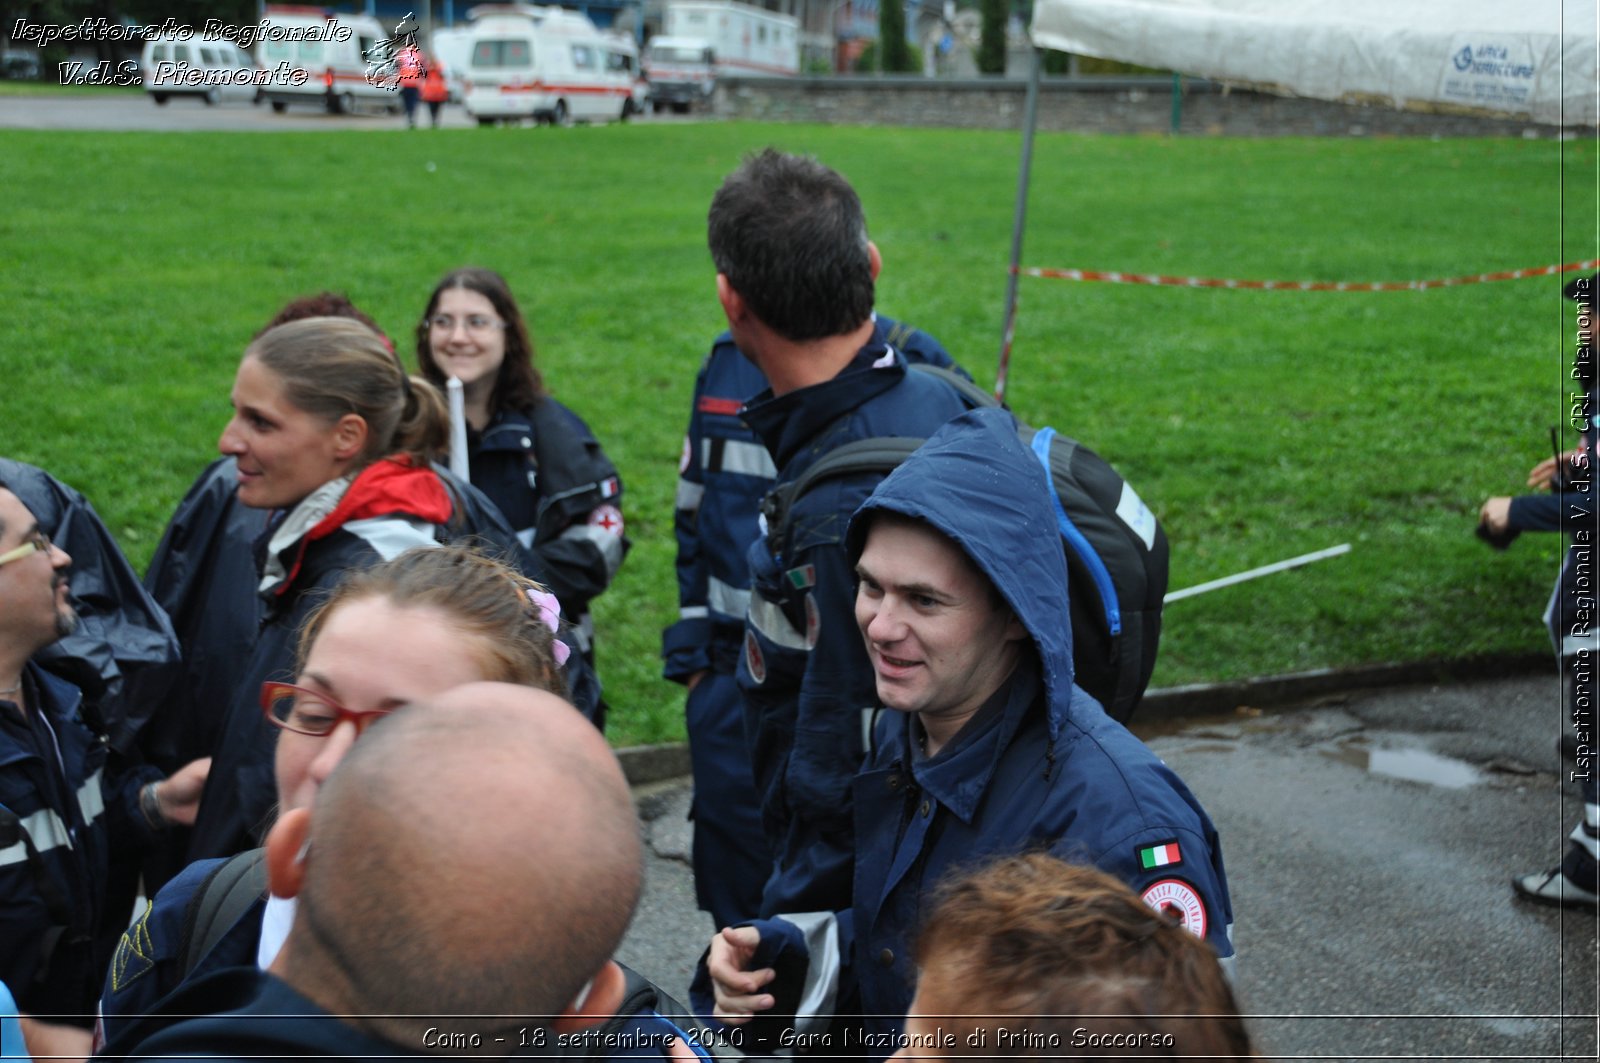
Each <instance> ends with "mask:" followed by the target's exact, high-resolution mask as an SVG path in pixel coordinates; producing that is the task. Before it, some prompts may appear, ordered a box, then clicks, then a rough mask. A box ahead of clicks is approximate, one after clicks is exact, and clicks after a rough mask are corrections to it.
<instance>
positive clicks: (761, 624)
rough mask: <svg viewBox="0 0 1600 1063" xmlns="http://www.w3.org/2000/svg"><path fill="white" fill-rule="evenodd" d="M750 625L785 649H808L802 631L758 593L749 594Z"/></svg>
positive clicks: (780, 610)
mask: <svg viewBox="0 0 1600 1063" xmlns="http://www.w3.org/2000/svg"><path fill="white" fill-rule="evenodd" d="M749 620H750V626H751V627H753V628H755V629H756V630H757V631H759V632H761V634H763V635H765V636H766V637H767V639H768V641H770V642H775V643H777V644H778V645H779V646H782V647H783V648H784V649H787V650H809V649H810V648H811V647H809V646H807V645H806V637H805V634H804V633H803V632H800V631H796V630H795V629H794V625H793V624H791V623H789V618H788V617H786V616H784V615H783V610H782V609H779V608H778V607H777V606H776V605H774V604H773V603H771V602H769V601H767V600H766V599H765V598H763V597H761V595H759V594H752V595H750V613H749Z"/></svg>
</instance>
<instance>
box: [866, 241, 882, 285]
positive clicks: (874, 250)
mask: <svg viewBox="0 0 1600 1063" xmlns="http://www.w3.org/2000/svg"><path fill="white" fill-rule="evenodd" d="M867 269H868V271H869V272H871V274H872V279H873V280H877V279H878V274H879V273H881V272H883V255H881V254H880V253H879V252H878V245H877V244H875V243H873V242H872V241H871V240H868V241H867Z"/></svg>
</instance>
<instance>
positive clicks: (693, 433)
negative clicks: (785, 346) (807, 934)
mask: <svg viewBox="0 0 1600 1063" xmlns="http://www.w3.org/2000/svg"><path fill="white" fill-rule="evenodd" d="M873 319H874V321H875V322H876V324H877V327H878V330H879V332H881V333H882V342H883V343H884V344H885V345H886V346H889V347H892V348H894V349H895V350H896V351H899V352H900V353H901V354H902V355H904V356H905V359H906V361H907V362H909V363H917V362H921V363H925V364H928V365H934V366H938V367H940V368H944V369H949V370H952V371H954V372H956V373H960V374H961V375H962V376H966V373H965V371H964V370H962V369H961V367H960V366H958V365H956V364H955V361H954V360H953V359H952V358H951V357H950V355H949V353H948V352H947V351H946V350H945V349H944V347H943V346H942V345H941V344H940V343H939V341H938V340H936V339H934V338H933V337H932V336H930V335H928V334H927V333H926V332H923V331H922V330H921V329H917V328H912V327H911V326H910V325H908V324H905V323H904V322H900V321H894V320H892V319H890V318H887V317H884V316H882V315H881V314H874V315H873ZM874 341H875V342H877V337H876V335H875V336H874ZM766 387H767V379H766V377H764V376H762V375H761V370H759V369H757V368H756V367H755V364H754V363H753V362H751V361H750V359H748V358H746V357H745V355H744V352H743V351H741V350H739V348H738V346H736V345H735V344H734V342H733V336H732V335H731V334H729V333H727V332H724V333H723V334H722V335H720V336H718V337H717V339H716V340H715V342H713V343H712V345H711V353H710V354H708V355H707V356H706V360H705V363H704V364H703V365H702V366H701V367H700V375H699V376H698V377H697V378H696V380H695V387H694V400H693V403H692V405H691V407H690V414H689V430H688V432H687V434H686V435H685V436H684V440H683V459H682V461H680V462H679V465H678V474H679V477H678V492H677V499H676V502H675V505H674V507H673V530H674V531H675V532H676V534H677V539H678V559H677V570H678V620H677V621H676V622H675V623H673V624H672V625H671V626H669V627H668V628H667V629H666V630H665V631H663V632H662V635H661V656H662V659H663V661H664V662H665V663H664V665H663V668H662V674H663V675H664V676H665V677H666V678H668V679H670V680H673V681H674V682H678V683H682V684H683V685H684V686H686V687H688V697H687V698H686V699H685V703H684V716H685V723H686V725H687V727H688V731H689V755H690V758H691V759H692V761H693V767H694V804H693V806H692V808H691V809H690V816H691V817H692V818H693V819H694V845H693V854H692V856H693V860H692V862H693V865H694V888H695V896H696V899H697V900H698V902H699V904H700V907H701V908H703V909H705V910H706V911H707V912H709V913H711V918H712V920H713V921H714V922H715V923H716V925H717V926H718V927H719V928H721V927H724V926H727V925H728V924H730V923H735V922H739V921H740V920H744V919H751V918H754V917H755V916H756V914H757V913H758V912H759V911H760V907H761V894H762V890H763V888H764V887H765V886H766V882H767V878H768V876H769V875H770V874H771V873H772V855H771V850H770V848H769V847H768V845H767V839H766V836H765V834H764V832H763V828H762V825H761V800H760V797H759V796H758V795H757V794H756V789H755V781H754V779H753V778H752V776H751V771H750V753H749V750H748V748H747V747H746V745H745V734H744V726H745V725H744V706H743V702H742V701H741V699H740V696H739V685H738V682H737V681H736V678H735V674H734V673H735V668H736V666H737V663H738V660H739V654H740V652H741V650H742V649H743V647H744V621H745V613H746V612H747V610H748V609H749V605H750V565H749V559H748V555H749V551H750V545H751V544H752V543H754V542H756V541H757V540H758V539H760V538H761V531H760V525H759V524H758V519H759V516H760V512H761V500H762V498H764V497H765V496H766V494H767V492H768V491H770V490H772V485H773V481H774V480H775V479H777V475H778V470H777V469H776V468H775V467H774V466H773V464H772V457H771V455H769V454H768V453H767V449H766V447H764V446H763V445H762V444H761V441H760V440H759V439H757V438H756V435H755V433H753V432H752V431H750V429H749V427H748V426H747V425H746V424H745V423H744V421H742V420H741V419H740V417H739V412H740V410H742V409H743V407H744V400H745V399H747V398H749V397H750V396H752V395H756V394H758V393H759V392H761V391H762V390H764V389H765V388H766Z"/></svg>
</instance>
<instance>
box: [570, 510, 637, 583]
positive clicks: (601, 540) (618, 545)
mask: <svg viewBox="0 0 1600 1063" xmlns="http://www.w3.org/2000/svg"><path fill="white" fill-rule="evenodd" d="M560 537H561V538H563V539H582V540H584V541H585V542H590V543H593V544H594V547H595V549H596V550H599V551H600V557H601V559H602V560H604V561H605V563H606V579H607V580H609V579H610V578H611V577H612V576H615V575H616V574H617V569H619V568H621V567H622V536H620V535H618V534H617V533H616V532H613V531H606V530H605V529H604V528H602V527H600V525H598V524H574V525H573V526H572V527H570V528H568V529H567V530H566V531H564V532H562V533H561V536H560Z"/></svg>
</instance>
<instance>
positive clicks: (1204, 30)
mask: <svg viewBox="0 0 1600 1063" xmlns="http://www.w3.org/2000/svg"><path fill="white" fill-rule="evenodd" d="M1031 33H1032V37H1033V42H1034V46H1035V48H1036V49H1039V48H1050V49H1054V50H1057V51H1067V52H1075V53H1077V54H1080V55H1091V56H1096V57H1098V58H1102V59H1114V60H1117V61H1120V62H1125V63H1137V64H1139V65H1141V66H1149V67H1156V68H1160V69H1166V70H1173V71H1177V72H1178V73H1181V74H1199V75H1203V76H1206V77H1211V78H1217V79H1220V80H1231V81H1242V82H1247V83H1249V84H1251V85H1256V86H1261V87H1263V88H1267V89H1271V90H1273V91H1277V92H1285V93H1292V94H1296V95H1301V96H1311V97H1315V98H1318V99H1328V100H1347V101H1352V102H1359V103H1380V104H1385V105H1390V106H1395V107H1403V108H1416V109H1430V110H1445V111H1462V110H1465V111H1472V112H1478V113H1484V114H1494V115H1497V116H1501V117H1523V118H1529V119H1531V120H1533V121H1536V122H1543V123H1549V124H1557V125H1567V126H1573V125H1587V126H1593V125H1597V124H1600V75H1597V66H1596V53H1597V50H1600V0H1035V2H1034V9H1033V25H1032V28H1031ZM1034 54H1035V58H1034V64H1033V74H1032V79H1031V80H1030V82H1029V85H1028V99H1027V104H1026V107H1025V111H1024V115H1023V144H1022V167H1021V173H1020V176H1019V179H1018V184H1017V209H1016V217H1015V222H1014V226H1013V229H1012V234H1011V276H1010V281H1009V286H1008V288H1007V291H1006V305H1005V328H1004V333H1003V336H1002V338H1001V347H1000V372H999V376H998V379H997V380H996V382H995V391H996V393H997V394H1000V395H1004V393H1005V386H1006V375H1007V372H1008V369H1009V363H1010V360H1011V341H1012V337H1013V335H1014V334H1015V330H1016V305H1017V273H1018V269H1019V266H1020V262H1021V255H1022V234H1023V227H1024V213H1025V209H1026V202H1027V190H1028V178H1029V169H1030V168H1031V166H1032V160H1033V135H1034V127H1035V124H1036V120H1037V114H1038V96H1039V67H1040V64H1039V61H1038V52H1037V51H1035V53H1034Z"/></svg>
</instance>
